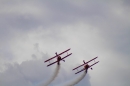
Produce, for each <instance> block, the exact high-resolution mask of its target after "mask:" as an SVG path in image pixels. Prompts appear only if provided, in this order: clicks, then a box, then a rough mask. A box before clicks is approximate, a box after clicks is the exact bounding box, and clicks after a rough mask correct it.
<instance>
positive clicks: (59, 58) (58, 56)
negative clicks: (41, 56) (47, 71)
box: [45, 49, 72, 67]
mask: <svg viewBox="0 0 130 86" xmlns="http://www.w3.org/2000/svg"><path fill="white" fill-rule="evenodd" d="M69 50H70V49H67V50H65V51H63V52H62V53H60V54H57V52H56V53H55V54H56V55H55V56H54V57H52V58H50V59H48V60H46V61H45V62H48V61H49V62H50V60H52V59H54V58H56V57H57V61H55V62H53V63H50V64H49V65H47V67H48V66H50V65H53V64H55V63H57V64H58V65H60V61H61V60H62V61H64V62H65V60H64V59H65V58H66V57H68V56H70V55H71V54H72V53H70V54H68V53H67V55H66V56H64V57H63V58H61V56H60V55H62V54H64V53H65V52H67V51H69Z"/></svg>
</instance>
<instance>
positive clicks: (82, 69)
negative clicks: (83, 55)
mask: <svg viewBox="0 0 130 86" xmlns="http://www.w3.org/2000/svg"><path fill="white" fill-rule="evenodd" d="M84 70H85V69H82V70H80V71H78V72H76V73H75V74H78V73H80V72H82V71H84Z"/></svg>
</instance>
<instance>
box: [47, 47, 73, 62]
mask: <svg viewBox="0 0 130 86" xmlns="http://www.w3.org/2000/svg"><path fill="white" fill-rule="evenodd" d="M69 50H70V48H69V49H67V50H65V51H63V52H62V53H60V54H58V55H61V54H63V53H65V52H67V51H69ZM55 57H57V55H56V56H54V57H52V58H50V59H48V60H46V61H45V62H47V61H49V60H51V59H54V58H55Z"/></svg>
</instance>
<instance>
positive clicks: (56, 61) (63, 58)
mask: <svg viewBox="0 0 130 86" xmlns="http://www.w3.org/2000/svg"><path fill="white" fill-rule="evenodd" d="M71 54H72V53H70V54H68V55H66V56H64V57H63V58H61V60H63V59H65V58H66V57H68V56H70V55H71ZM61 60H60V61H61ZM57 62H58V61H55V62H53V63H50V64H49V65H47V67H48V66H51V65H53V64H55V63H57Z"/></svg>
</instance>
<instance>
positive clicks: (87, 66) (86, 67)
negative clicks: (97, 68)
mask: <svg viewBox="0 0 130 86" xmlns="http://www.w3.org/2000/svg"><path fill="white" fill-rule="evenodd" d="M89 67H90V66H89V65H88V64H86V65H85V66H84V68H85V69H86V73H87V71H88V68H89ZM91 70H92V68H91Z"/></svg>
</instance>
